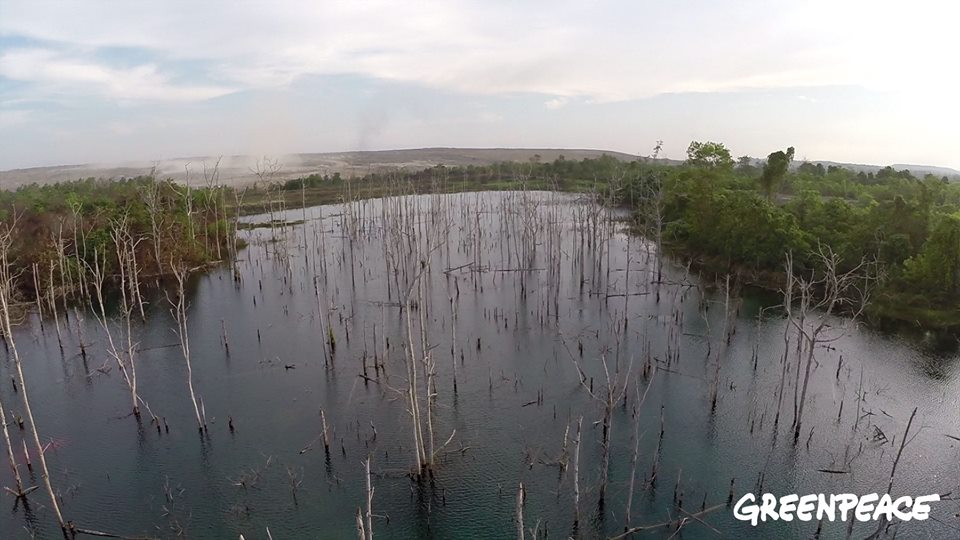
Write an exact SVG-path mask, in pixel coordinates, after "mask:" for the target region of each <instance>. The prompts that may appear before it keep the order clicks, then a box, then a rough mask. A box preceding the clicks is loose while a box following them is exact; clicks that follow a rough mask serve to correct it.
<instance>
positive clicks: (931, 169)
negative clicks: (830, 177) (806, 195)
mask: <svg viewBox="0 0 960 540" xmlns="http://www.w3.org/2000/svg"><path fill="white" fill-rule="evenodd" d="M801 163H803V161H794V167H796V166H799V165H800V164H801ZM809 163H813V164H814V165H816V164H817V163H820V164H822V165H823V166H824V167H829V166H830V165H836V166H839V167H843V168H845V169H850V170H853V171H856V172H861V171H863V172H865V173H870V172H872V173H875V172H877V171H879V170H880V169H883V168H884V167H886V165H864V164H860V163H839V162H836V161H810V162H809ZM890 167H893V168H894V169H896V170H898V171H902V170H904V169H906V170H908V171H910V172H911V173H913V175H914V176H924V175H926V174H928V173H929V174H932V175H935V176H946V177H949V178H954V179H957V178H960V171H958V170H956V169H951V168H949V167H935V166H933V165H904V164H902V163H895V164H893V165H890Z"/></svg>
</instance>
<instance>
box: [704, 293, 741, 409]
mask: <svg viewBox="0 0 960 540" xmlns="http://www.w3.org/2000/svg"><path fill="white" fill-rule="evenodd" d="M737 281H738V282H739V280H737ZM731 296H732V297H733V304H731ZM739 298H740V294H739V285H738V283H735V284H734V290H733V291H732V294H731V289H730V274H727V276H726V280H725V281H724V287H723V332H722V333H721V336H720V339H721V342H720V344H719V346H718V347H717V352H716V356H715V357H714V359H713V362H714V371H713V381H712V382H711V390H710V413H711V414H713V413H715V412H716V411H717V398H718V397H719V394H720V363H721V361H722V360H723V355H724V353H725V352H726V350H727V347H728V346H729V345H730V339H731V338H732V337H733V333H734V332H735V331H736V316H737V307H736V304H737V303H738V302H739V300H738V299H739Z"/></svg>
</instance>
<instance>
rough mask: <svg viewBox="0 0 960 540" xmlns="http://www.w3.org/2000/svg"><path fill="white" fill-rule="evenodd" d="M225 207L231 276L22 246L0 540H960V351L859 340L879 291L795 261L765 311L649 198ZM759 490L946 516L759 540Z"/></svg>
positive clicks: (821, 261) (187, 264) (6, 271)
mask: <svg viewBox="0 0 960 540" xmlns="http://www.w3.org/2000/svg"><path fill="white" fill-rule="evenodd" d="M791 151H792V149H791ZM295 195H296V192H295V191H294V192H293V193H292V194H291V196H295ZM220 196H221V199H220V202H219V203H218V202H217V200H216V199H214V200H213V201H212V203H211V206H209V207H207V209H208V211H209V209H210V208H212V212H213V215H212V219H211V220H210V222H209V223H207V224H205V226H203V227H198V228H197V229H196V230H193V229H192V227H193V223H194V222H193V221H191V220H190V217H189V215H190V212H195V213H199V212H200V211H201V210H202V209H203V207H195V208H192V209H188V210H187V215H188V218H187V222H184V223H186V225H184V224H183V223H181V225H178V226H184V227H185V226H190V227H191V229H190V231H189V234H187V233H184V234H183V236H184V237H190V238H194V239H202V238H203V237H204V235H212V239H209V238H208V245H207V250H209V251H212V250H214V249H215V250H216V251H217V253H218V256H217V257H210V258H211V259H217V260H219V261H220V262H219V263H218V264H206V263H207V262H209V261H204V260H202V258H201V259H196V260H192V259H190V258H189V257H188V256H187V255H189V254H186V251H185V248H183V247H182V245H174V246H168V247H166V248H165V249H168V250H171V251H170V253H172V254H173V255H170V256H163V255H169V254H168V253H167V252H164V253H163V254H161V253H160V250H159V248H158V250H157V252H156V254H155V255H153V257H154V258H155V259H157V261H158V263H159V261H160V260H161V259H164V260H163V262H162V263H159V264H157V268H159V269H160V270H161V272H158V273H157V275H152V274H151V270H150V269H147V268H144V267H142V264H141V263H142V260H143V259H141V258H139V257H138V253H139V251H138V250H142V249H145V248H146V246H147V245H148V244H149V242H147V241H144V240H143V237H149V233H146V234H144V236H143V237H140V236H138V235H135V234H132V233H131V229H130V228H129V227H126V226H125V222H124V221H123V219H120V218H113V220H112V221H111V223H112V227H109V228H106V229H104V231H106V232H103V233H102V234H101V238H99V240H98V241H99V244H96V245H99V246H101V249H100V251H93V252H91V253H87V254H86V255H85V258H84V259H83V261H80V258H79V257H77V261H76V266H74V267H73V271H74V272H77V274H76V275H77V276H79V275H80V274H81V273H82V275H83V278H82V280H83V281H82V284H80V283H79V282H78V284H77V285H76V286H74V285H73V284H72V281H71V283H70V284H68V283H67V281H66V280H65V279H64V278H63V276H66V275H67V274H69V273H70V270H69V269H65V268H64V267H63V266H60V265H53V264H50V265H49V267H46V266H42V265H40V264H36V263H33V264H31V265H26V264H24V263H23V262H22V261H18V260H16V259H15V258H13V257H12V256H11V253H12V251H11V246H12V245H13V243H14V242H15V239H14V236H15V235H16V234H17V229H16V228H15V227H24V226H29V225H30V223H15V224H13V225H11V224H10V223H11V222H12V220H10V219H8V220H7V221H6V222H5V225H4V228H3V229H2V230H0V233H2V234H0V304H2V306H0V307H2V308H3V309H2V316H3V317H2V319H3V320H2V321H0V322H2V334H3V351H4V353H3V355H4V356H3V360H2V362H0V381H3V384H2V385H0V423H2V424H3V427H4V431H3V436H4V441H3V443H2V446H3V450H4V451H3V460H4V461H6V462H7V463H9V465H10V466H9V467H3V470H2V472H0V484H2V485H3V486H4V487H5V488H6V493H5V494H4V499H3V500H4V502H5V503H6V504H7V511H5V512H2V513H0V537H2V538H23V539H29V538H60V537H63V536H67V537H79V538H82V537H104V536H106V537H114V538H234V539H236V538H245V539H247V540H253V539H260V538H263V539H267V538H271V539H273V538H276V539H278V540H279V539H282V538H360V539H365V540H371V539H372V538H374V536H376V537H377V538H519V539H540V538H618V539H619V538H688V539H694V538H773V537H782V538H786V537H797V538H800V537H802V538H864V537H868V536H871V535H874V536H873V537H877V538H882V537H890V538H892V537H894V536H897V537H901V538H948V537H956V536H957V535H958V534H960V532H958V531H960V520H958V518H957V514H958V513H960V504H958V502H957V499H956V496H957V494H960V415H958V411H960V363H958V362H957V356H956V348H955V347H944V346H943V345H942V342H941V341H938V340H932V339H929V336H926V337H925V335H923V334H921V335H919V336H918V335H910V336H903V335H900V334H897V333H890V332H886V331H880V330H878V329H876V328H874V327H873V326H870V325H866V324H862V319H863V317H862V316H861V314H862V313H863V310H864V309H865V308H866V306H867V305H868V303H869V301H870V295H871V292H872V291H874V290H875V287H876V281H877V279H878V278H877V276H876V274H875V272H874V268H873V267H872V266H871V265H870V264H869V262H864V263H863V264H861V265H856V264H854V265H850V266H841V265H840V264H839V257H838V255H837V254H836V253H834V252H833V251H832V250H831V249H830V248H829V247H827V246H820V247H819V248H817V247H812V248H811V250H810V251H809V252H808V253H806V254H804V255H803V256H804V257H805V258H806V260H807V263H806V265H805V266H804V267H803V269H802V270H801V269H799V268H798V269H796V270H794V268H793V259H792V255H791V253H790V252H785V253H782V254H781V255H780V256H778V262H777V265H778V266H781V267H782V268H783V272H784V274H785V275H786V281H785V282H784V284H783V285H782V286H780V287H777V288H767V289H761V288H758V287H754V286H753V285H751V284H750V283H747V282H745V281H744V280H742V279H740V277H738V274H737V273H735V272H733V271H729V270H728V271H725V272H718V271H716V270H715V269H711V270H707V269H705V268H703V267H701V266H698V265H696V264H691V263H690V262H689V259H688V258H687V257H685V256H684V255H683V253H682V252H676V253H674V252H671V251H670V250H668V249H667V248H666V246H665V245H664V244H665V242H664V239H663V238H662V234H661V232H662V231H663V230H664V229H665V226H666V217H665V215H664V214H663V213H662V211H663V207H662V200H660V199H658V198H657V197H658V196H659V195H658V192H650V193H648V194H647V196H648V200H647V205H646V206H645V207H644V208H645V209H646V211H647V212H648V213H647V214H646V215H645V219H644V220H643V223H641V222H640V220H638V219H637V214H636V212H635V211H634V209H633V208H628V207H625V206H624V205H621V204H616V203H614V202H613V201H611V200H608V199H607V198H606V197H605V196H604V195H603V194H602V192H599V191H580V192H561V191H557V190H550V189H528V188H527V187H525V186H524V185H518V186H513V187H511V188H510V189H505V190H501V191H475V192H458V193H419V194H409V192H408V193H407V194H404V192H403V191H402V190H396V191H394V192H392V193H382V194H379V195H377V196H372V197H367V198H361V197H356V196H349V195H347V196H344V197H342V201H341V202H339V203H335V204H320V205H316V206H310V205H307V204H304V207H303V208H287V207H286V205H284V204H274V203H273V201H272V200H271V201H270V202H269V204H265V205H264V207H263V211H264V212H265V213H261V214H255V215H244V216H242V217H234V218H230V220H227V212H226V204H225V202H224V201H225V200H226V197H225V196H224V195H223V194H222V193H221V195H220ZM303 202H304V203H306V200H305V198H304V201H303ZM237 203H239V198H238V200H237ZM218 204H220V205H221V206H218ZM248 214H249V212H248ZM131 219H133V217H131ZM210 223H212V224H213V225H210ZM224 223H226V224H227V225H223V224H224ZM650 223H653V224H654V225H655V226H654V227H650V226H649V224H650ZM650 231H654V232H653V233H651V232H650ZM63 234H64V235H66V236H69V234H68V231H64V232H63ZM68 240H69V238H68ZM198 241H202V240H198ZM141 242H143V244H142V245H141ZM67 243H68V242H55V245H57V246H64V245H66V244H67ZM174 243H175V244H179V243H178V242H174ZM90 245H94V244H90ZM221 250H222V252H221ZM174 255H176V258H175V257H174ZM798 256H799V254H798ZM61 264H62V261H61ZM80 268H82V272H80V271H79V270H78V269H80ZM159 274H163V275H162V276H161V275H159ZM54 276H57V277H54ZM71 279H72V278H71ZM78 279H79V278H78ZM24 282H25V283H27V286H25V287H17V286H15V283H24ZM31 283H32V285H31ZM44 283H48V284H52V285H51V286H50V287H49V288H46V287H44V285H43V284H44ZM54 290H56V291H57V292H56V294H55V292H54ZM31 291H32V292H31ZM748 492H752V493H757V494H759V493H764V492H772V493H780V494H783V493H799V494H807V493H890V494H893V495H896V494H921V493H923V494H927V493H939V494H941V496H942V502H941V503H940V504H938V505H935V506H934V507H933V510H932V512H931V515H930V516H931V519H929V520H926V521H912V522H896V523H884V522H879V523H878V522H867V523H860V522H856V521H854V520H853V519H850V520H848V521H847V522H839V521H835V522H831V521H828V520H821V521H817V520H814V521H808V522H804V521H798V520H793V521H790V522H785V521H779V522H771V523H766V524H765V525H764V526H762V527H752V526H750V524H749V523H746V522H743V521H737V520H736V519H734V517H733V515H732V504H733V503H734V502H736V500H737V499H738V498H739V497H740V496H742V495H743V494H744V493H748Z"/></svg>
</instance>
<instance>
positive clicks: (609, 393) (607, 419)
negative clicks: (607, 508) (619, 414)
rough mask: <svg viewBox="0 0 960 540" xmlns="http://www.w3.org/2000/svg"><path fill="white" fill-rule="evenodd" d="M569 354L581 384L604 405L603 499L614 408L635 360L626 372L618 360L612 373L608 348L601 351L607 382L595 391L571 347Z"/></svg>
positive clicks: (628, 378)
mask: <svg viewBox="0 0 960 540" xmlns="http://www.w3.org/2000/svg"><path fill="white" fill-rule="evenodd" d="M564 346H566V345H564ZM567 354H568V355H569V356H570V359H571V360H572V361H573V364H574V366H575V367H576V368H577V374H578V375H579V377H580V386H582V387H583V389H584V390H586V391H587V393H588V394H589V395H590V397H592V398H593V399H594V400H595V401H597V402H598V403H600V404H601V405H602V406H603V418H602V420H601V423H602V426H603V431H602V438H601V448H602V449H603V454H602V457H601V461H600V500H601V501H603V499H604V497H605V496H606V493H607V483H608V482H607V481H608V477H609V471H610V446H611V440H612V437H613V410H614V408H616V406H617V403H619V402H620V400H621V399H622V398H623V395H624V393H625V392H626V391H627V383H628V382H629V380H630V373H631V371H632V368H633V360H632V359H631V361H630V367H628V368H627V370H626V371H625V372H623V371H622V370H621V367H620V362H619V361H617V362H616V364H615V369H614V371H613V372H612V373H611V371H610V368H609V366H608V365H607V352H606V350H603V351H601V352H600V363H601V364H602V366H603V374H604V380H605V382H604V387H603V390H602V391H599V392H594V389H593V388H592V384H590V383H588V379H587V376H586V374H585V373H584V372H583V369H582V368H581V367H580V362H579V361H578V360H577V359H576V357H575V356H574V355H573V354H571V353H570V350H569V349H567Z"/></svg>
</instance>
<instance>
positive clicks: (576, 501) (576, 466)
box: [573, 416, 583, 528]
mask: <svg viewBox="0 0 960 540" xmlns="http://www.w3.org/2000/svg"><path fill="white" fill-rule="evenodd" d="M582 427H583V417H582V416H581V417H580V418H577V440H576V442H575V443H574V446H573V527H574V528H576V527H577V526H578V525H579V524H580V429H581V428H582Z"/></svg>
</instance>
